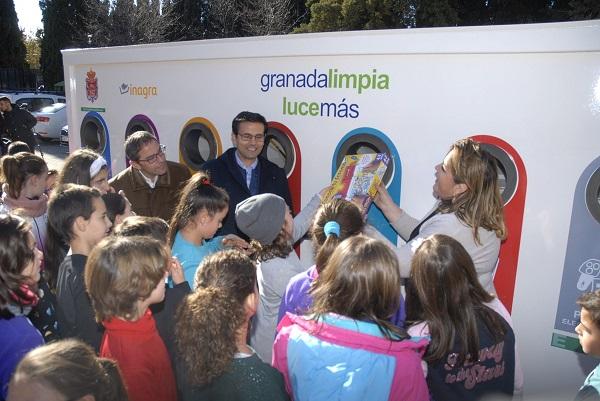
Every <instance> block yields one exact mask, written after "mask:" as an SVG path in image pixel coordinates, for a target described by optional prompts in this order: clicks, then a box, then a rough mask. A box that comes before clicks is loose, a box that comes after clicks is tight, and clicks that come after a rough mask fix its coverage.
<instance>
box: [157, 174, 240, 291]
mask: <svg viewBox="0 0 600 401" xmlns="http://www.w3.org/2000/svg"><path fill="white" fill-rule="evenodd" d="M228 209H229V195H227V192H225V190H223V189H222V188H219V187H217V186H214V185H212V184H211V183H210V180H209V178H208V176H207V175H206V174H205V173H203V172H199V173H196V174H194V175H193V176H192V178H190V179H189V180H188V182H187V184H186V185H185V187H184V188H183V190H182V192H181V198H180V199H179V204H178V205H177V208H176V209H175V214H174V215H173V217H172V218H171V223H170V228H169V234H168V237H169V245H170V246H171V251H172V253H173V256H176V257H177V258H178V259H179V261H180V262H181V265H182V266H183V271H184V274H185V279H186V281H188V282H189V283H192V282H193V280H194V274H195V273H196V269H197V268H198V265H199V264H200V263H201V262H202V259H204V258H205V257H206V256H208V255H210V254H211V253H213V252H217V251H220V250H221V249H224V248H225V247H228V246H237V247H240V248H246V247H247V246H248V244H247V243H246V241H244V240H242V239H241V238H239V237H238V236H237V235H233V234H229V235H226V236H224V237H216V238H213V236H214V235H215V233H216V232H217V230H218V229H219V227H221V222H222V221H223V219H224V218H225V215H227V212H228ZM211 238H212V239H211Z"/></svg>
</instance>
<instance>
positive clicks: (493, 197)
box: [375, 138, 506, 293]
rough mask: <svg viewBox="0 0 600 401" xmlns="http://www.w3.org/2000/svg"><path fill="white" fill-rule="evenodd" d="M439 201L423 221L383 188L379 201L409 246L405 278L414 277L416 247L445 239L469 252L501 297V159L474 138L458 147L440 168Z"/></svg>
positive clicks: (402, 254) (404, 249)
mask: <svg viewBox="0 0 600 401" xmlns="http://www.w3.org/2000/svg"><path fill="white" fill-rule="evenodd" d="M433 196H434V197H435V198H436V200H437V203H436V205H435V207H434V209H433V210H432V212H431V213H429V214H428V215H427V216H426V217H425V218H424V219H423V220H421V221H419V220H417V219H415V218H414V217H412V216H410V215H408V213H406V212H405V211H404V210H402V209H401V208H400V207H398V206H397V205H396V204H395V203H394V201H393V200H392V198H391V197H390V195H389V193H388V192H387V190H386V189H385V187H384V186H383V185H382V186H381V187H380V190H379V193H378V195H377V197H376V198H375V203H376V204H377V206H379V208H380V209H381V211H382V212H383V214H384V215H385V217H386V218H387V219H388V221H389V222H390V223H391V225H392V226H393V227H394V229H395V230H396V231H397V232H398V234H400V236H401V237H402V238H403V239H404V240H405V241H406V244H405V245H402V246H400V247H399V248H398V251H397V255H398V261H399V262H400V274H401V275H402V277H409V275H410V262H411V259H412V257H413V254H414V251H415V249H416V247H417V246H415V244H419V243H420V242H421V241H423V239H425V238H427V237H429V236H430V235H434V234H445V235H448V236H450V237H452V238H454V239H455V240H457V241H458V242H460V244H461V245H462V246H463V247H464V248H465V249H466V250H467V252H468V253H469V256H471V258H472V259H473V262H474V264H475V270H476V272H477V277H478V279H479V282H480V283H481V285H482V286H483V288H484V289H485V290H486V291H488V292H490V293H495V292H496V290H495V288H494V283H493V279H494V269H495V268H496V262H497V260H498V253H499V251H500V241H502V240H503V239H504V238H505V237H506V227H505V226H504V215H503V212H502V199H501V197H500V190H499V187H498V173H497V164H496V160H495V159H494V158H493V157H492V156H491V155H490V154H489V153H488V152H486V151H485V150H483V149H482V148H481V145H480V144H479V143H478V142H476V141H474V140H472V139H470V138H465V139H461V140H459V141H457V142H455V143H454V144H453V145H452V147H451V148H450V151H449V152H448V154H447V155H446V157H445V158H444V160H443V162H442V163H440V164H438V165H437V166H435V183H434V184H433Z"/></svg>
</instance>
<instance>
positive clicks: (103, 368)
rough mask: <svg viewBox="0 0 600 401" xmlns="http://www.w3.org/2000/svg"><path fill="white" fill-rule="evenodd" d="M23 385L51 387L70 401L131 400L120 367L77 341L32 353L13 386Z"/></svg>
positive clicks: (57, 343) (45, 346)
mask: <svg viewBox="0 0 600 401" xmlns="http://www.w3.org/2000/svg"><path fill="white" fill-rule="evenodd" d="M21 381H24V382H25V383H29V384H31V383H32V382H38V383H42V384H44V385H48V386H50V387H52V388H53V389H54V390H55V391H57V392H58V393H60V394H62V396H63V397H64V398H65V399H67V400H78V399H80V398H82V397H84V396H86V395H92V396H94V399H95V400H96V401H127V399H128V398H127V391H126V390H125V386H124V385H123V380H122V379H121V374H120V371H119V368H118V366H117V363H116V362H115V361H112V360H110V359H105V358H98V357H97V356H96V354H95V353H94V350H93V349H92V348H91V347H90V346H89V345H87V344H84V343H83V342H82V341H80V340H76V339H67V340H61V341H56V342H53V343H51V344H47V345H43V346H41V347H38V348H35V349H33V350H31V351H29V353H27V355H25V357H24V358H23V359H22V360H21V362H19V365H18V366H17V368H16V370H15V373H14V375H13V378H12V381H11V386H13V385H15V383H18V382H21ZM40 396H41V397H42V398H43V396H42V395H40Z"/></svg>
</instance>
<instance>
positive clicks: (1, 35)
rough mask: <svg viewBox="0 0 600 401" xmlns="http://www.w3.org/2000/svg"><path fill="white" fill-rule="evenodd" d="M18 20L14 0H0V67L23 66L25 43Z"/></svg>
mask: <svg viewBox="0 0 600 401" xmlns="http://www.w3.org/2000/svg"><path fill="white" fill-rule="evenodd" d="M18 21H19V20H18V19H17V12H16V11H15V3H14V1H13V0H2V1H0V26H1V27H2V29H1V30H0V67H14V68H23V67H24V66H25V53H26V52H25V44H24V43H23V33H22V32H21V30H20V29H19V22H18Z"/></svg>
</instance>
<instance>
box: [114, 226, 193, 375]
mask: <svg viewBox="0 0 600 401" xmlns="http://www.w3.org/2000/svg"><path fill="white" fill-rule="evenodd" d="M168 230H169V226H168V224H167V222H166V221H164V220H163V219H161V218H160V217H148V216H131V217H128V218H126V219H125V220H124V221H123V222H122V223H121V224H119V225H118V226H117V227H116V228H115V230H114V232H113V235H115V236H119V237H133V236H140V235H141V236H144V237H147V238H153V239H155V240H158V241H160V243H161V244H163V245H165V246H166V242H167V231H168ZM169 275H170V278H171V280H172V282H173V288H170V287H166V288H165V299H164V301H162V302H159V303H156V304H153V305H150V310H151V311H152V315H153V316H154V320H155V321H156V328H157V329H158V332H159V333H160V337H161V338H162V339H163V341H164V343H165V346H166V347H167V351H168V352H169V356H170V357H171V361H172V363H173V365H174V362H175V357H176V353H175V346H174V341H175V340H174V334H173V326H174V316H175V310H176V309H177V307H178V306H179V305H180V304H181V303H182V302H183V299H184V298H185V297H186V296H187V295H188V294H189V293H190V292H192V290H191V288H190V284H189V283H188V282H187V281H185V277H184V275H183V268H182V266H181V264H180V263H179V261H178V260H177V258H175V257H173V258H172V260H171V263H170V264H169Z"/></svg>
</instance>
